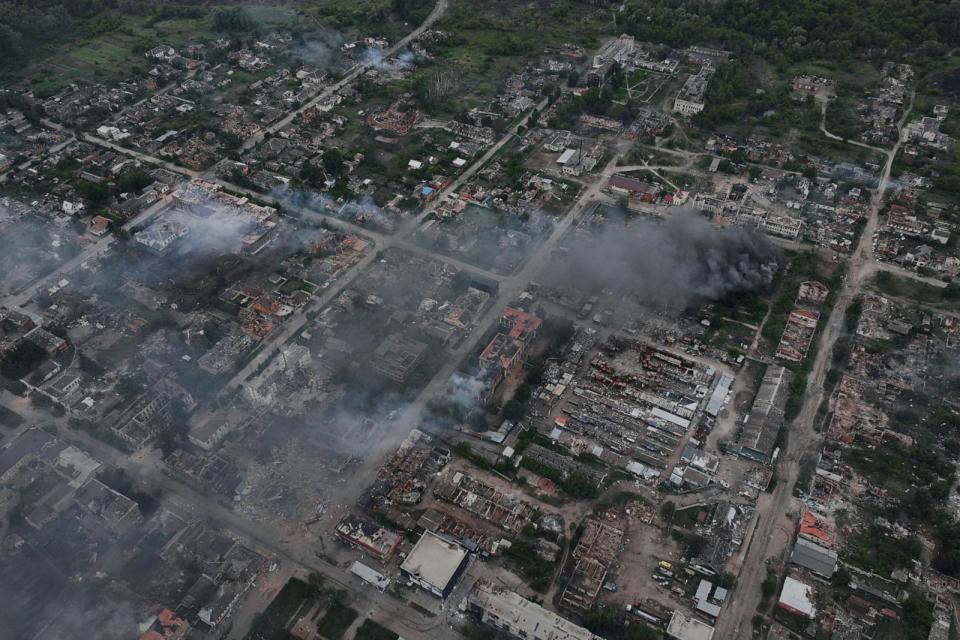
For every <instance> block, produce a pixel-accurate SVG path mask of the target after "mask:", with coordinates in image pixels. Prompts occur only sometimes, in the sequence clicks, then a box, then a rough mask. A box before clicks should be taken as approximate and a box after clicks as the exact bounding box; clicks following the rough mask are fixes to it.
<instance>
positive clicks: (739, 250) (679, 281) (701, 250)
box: [544, 210, 783, 312]
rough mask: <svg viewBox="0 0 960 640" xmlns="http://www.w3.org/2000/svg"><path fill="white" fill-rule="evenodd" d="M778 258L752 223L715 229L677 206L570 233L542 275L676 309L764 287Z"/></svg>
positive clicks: (553, 282) (553, 280)
mask: <svg viewBox="0 0 960 640" xmlns="http://www.w3.org/2000/svg"><path fill="white" fill-rule="evenodd" d="M782 264H783V255H782V252H781V251H780V249H779V248H778V247H776V246H775V245H773V244H772V243H771V242H770V240H769V239H767V238H766V237H765V236H763V235H761V234H760V233H758V232H756V231H754V230H753V229H749V228H746V227H740V226H730V227H724V228H719V229H718V228H715V227H714V226H713V225H712V224H710V222H709V221H708V220H707V219H706V218H704V217H703V216H702V215H700V214H698V213H695V212H693V211H689V210H681V211H679V212H677V213H674V214H673V215H672V216H670V217H669V218H667V219H666V220H665V221H660V220H653V219H643V220H641V221H639V222H634V223H633V224H631V225H628V226H625V227H623V226H617V227H616V228H613V226H612V225H611V226H610V227H604V228H601V229H600V230H599V231H598V232H596V233H592V234H579V235H577V236H575V237H574V239H573V240H572V241H571V242H570V243H568V245H567V247H566V251H565V252H563V253H562V254H561V255H558V256H557V258H556V259H555V260H554V264H553V265H552V268H551V269H549V270H548V274H549V275H548V276H546V277H545V278H544V280H545V281H546V283H547V284H549V285H551V286H557V287H563V288H567V287H574V288H577V289H580V290H586V291H598V292H599V291H601V290H603V289H608V290H618V291H622V292H624V293H626V294H632V295H635V296H637V297H638V298H639V299H640V300H642V301H645V302H647V303H649V304H650V306H653V307H656V308H659V309H661V310H664V311H672V312H682V311H685V310H688V309H692V308H694V307H696V306H697V305H699V304H701V303H703V302H705V301H709V300H719V299H721V298H723V297H724V296H725V295H727V294H730V293H736V292H743V291H755V290H764V289H768V288H769V287H770V286H771V284H772V283H773V278H774V276H775V275H776V273H777V271H779V269H780V267H781V266H782Z"/></svg>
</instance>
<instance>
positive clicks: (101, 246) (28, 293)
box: [0, 199, 169, 324]
mask: <svg viewBox="0 0 960 640" xmlns="http://www.w3.org/2000/svg"><path fill="white" fill-rule="evenodd" d="M168 204H169V202H168V201H167V200H166V199H161V200H158V201H157V202H156V203H154V204H153V205H151V206H150V207H148V208H146V209H144V210H143V211H141V212H140V213H139V214H138V215H136V216H134V217H133V218H131V219H130V220H128V221H127V222H126V223H125V224H124V225H123V228H124V229H126V230H130V229H132V228H133V227H135V226H136V225H138V224H140V223H141V222H144V221H146V220H149V219H150V218H152V217H153V216H155V215H156V214H157V213H159V212H160V211H162V210H163V209H164V208H165V207H167V205H168ZM115 240H116V238H115V236H114V235H113V234H108V235H105V236H103V237H102V238H100V239H99V240H97V241H96V242H93V243H91V244H90V245H88V246H87V247H86V248H85V249H84V250H83V251H81V252H80V253H78V254H77V255H76V256H74V257H73V258H71V259H70V260H67V261H66V262H64V263H63V264H62V265H60V266H59V267H57V269H55V270H54V271H52V272H51V273H48V274H47V275H45V276H43V277H42V278H40V279H38V280H35V281H34V282H33V283H31V284H30V285H28V286H27V287H26V288H24V289H21V290H20V291H18V292H17V293H14V294H12V295H8V296H5V297H3V298H0V306H5V307H23V306H24V305H25V304H27V303H28V302H29V301H30V299H31V298H33V296H35V295H36V294H37V292H38V291H39V290H40V289H41V288H43V287H48V286H50V285H51V284H53V283H55V282H56V281H57V280H59V279H60V278H61V277H62V276H63V275H64V274H68V273H70V272H71V271H73V270H74V269H76V268H77V267H79V266H80V265H81V264H83V263H84V262H86V261H87V260H90V259H92V258H96V257H99V256H102V255H103V254H104V253H106V252H107V250H108V249H109V248H110V246H111V245H113V243H114V241H115ZM22 310H23V311H24V313H28V314H29V315H31V316H34V315H35V314H33V313H30V312H29V311H27V310H25V309H22ZM34 322H37V318H34ZM38 324H39V323H38Z"/></svg>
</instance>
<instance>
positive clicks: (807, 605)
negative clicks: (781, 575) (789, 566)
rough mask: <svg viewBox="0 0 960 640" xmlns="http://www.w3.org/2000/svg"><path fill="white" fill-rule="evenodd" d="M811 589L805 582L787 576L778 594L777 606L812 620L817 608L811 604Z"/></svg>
mask: <svg viewBox="0 0 960 640" xmlns="http://www.w3.org/2000/svg"><path fill="white" fill-rule="evenodd" d="M813 595H814V594H813V587H811V586H810V585H808V584H807V583H805V582H800V581H799V580H796V579H795V578H792V577H790V576H787V579H786V581H785V582H784V583H783V590H782V591H781V592H780V600H779V601H778V602H777V604H780V605H783V606H785V607H788V608H790V609H792V610H794V611H797V612H800V613H802V614H804V615H806V616H807V617H810V618H812V617H813V616H815V615H817V606H816V605H815V604H814V602H813Z"/></svg>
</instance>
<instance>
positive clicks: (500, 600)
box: [467, 580, 709, 640]
mask: <svg viewBox="0 0 960 640" xmlns="http://www.w3.org/2000/svg"><path fill="white" fill-rule="evenodd" d="M467 606H468V608H469V611H470V612H471V613H472V614H473V615H475V616H478V617H479V618H480V621H481V622H483V623H485V624H489V625H491V626H494V627H496V628H497V629H500V630H501V631H505V632H507V633H509V634H510V635H511V636H513V637H514V638H526V639H529V640H533V639H537V640H602V639H601V638H600V636H597V635H594V634H593V633H591V632H590V631H588V630H586V629H584V628H583V627H581V626H579V625H576V624H574V623H572V622H570V621H569V620H567V619H566V618H561V617H560V616H558V615H557V614H555V613H553V612H552V611H547V610H546V609H544V608H543V607H541V606H540V605H538V604H536V603H535V602H531V601H530V600H527V599H526V598H524V597H523V596H521V595H520V594H518V593H515V592H513V591H509V590H507V589H504V588H503V587H499V586H496V585H494V584H493V583H491V582H488V581H486V580H478V581H477V583H476V584H475V585H474V587H473V590H472V591H471V592H470V595H469V596H467ZM707 640H709V639H707Z"/></svg>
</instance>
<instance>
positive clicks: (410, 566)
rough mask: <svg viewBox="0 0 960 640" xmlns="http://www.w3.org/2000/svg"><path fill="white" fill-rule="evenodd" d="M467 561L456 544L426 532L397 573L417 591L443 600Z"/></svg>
mask: <svg viewBox="0 0 960 640" xmlns="http://www.w3.org/2000/svg"><path fill="white" fill-rule="evenodd" d="M468 561H469V556H468V555H467V552H466V551H465V550H464V549H463V547H461V546H460V545H459V544H457V543H455V542H451V541H450V540H447V539H446V538H443V537H441V536H439V535H437V534H435V533H433V532H432V531H427V532H426V533H424V534H423V536H421V537H420V540H418V541H417V544H416V545H414V547H413V550H412V551H410V555H408V556H407V559H406V560H404V561H403V564H402V565H400V572H401V573H402V574H403V576H404V577H406V578H407V579H408V580H409V581H410V582H412V583H413V584H415V585H417V586H419V587H420V588H422V589H425V590H426V591H429V592H430V593H432V594H433V595H435V596H437V597H439V598H446V597H447V596H448V595H450V592H451V591H452V590H453V587H454V586H455V585H456V584H457V580H459V579H460V576H461V575H462V574H463V572H464V570H465V569H466V568H467V562H468Z"/></svg>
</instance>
